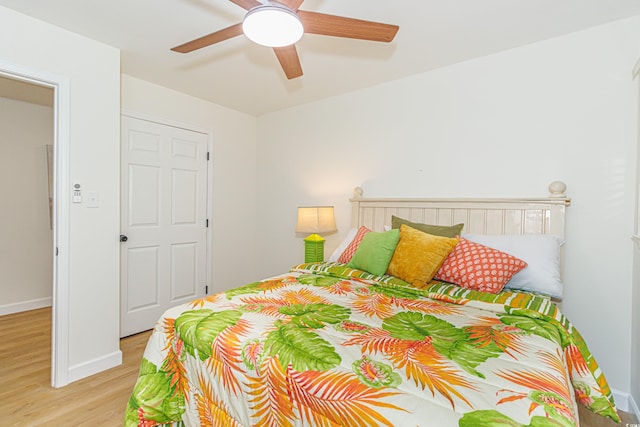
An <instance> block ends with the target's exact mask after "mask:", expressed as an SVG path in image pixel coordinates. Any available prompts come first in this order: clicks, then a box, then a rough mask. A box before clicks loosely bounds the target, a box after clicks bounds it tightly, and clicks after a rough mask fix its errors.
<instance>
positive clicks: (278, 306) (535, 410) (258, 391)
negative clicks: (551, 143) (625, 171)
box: [125, 182, 619, 427]
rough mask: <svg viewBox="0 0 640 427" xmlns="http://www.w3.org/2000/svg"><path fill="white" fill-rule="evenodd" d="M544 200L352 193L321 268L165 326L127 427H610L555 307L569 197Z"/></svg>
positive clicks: (601, 380)
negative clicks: (345, 229) (592, 426)
mask: <svg viewBox="0 0 640 427" xmlns="http://www.w3.org/2000/svg"><path fill="white" fill-rule="evenodd" d="M549 188H550V191H551V194H550V195H549V197H546V198H541V199H473V200H471V199H456V200H452V199H388V198H385V199H372V198H365V197H363V196H362V194H363V193H362V190H361V189H359V188H357V189H356V191H355V192H354V197H353V198H352V199H351V203H352V224H351V225H352V229H351V231H350V232H349V233H348V235H347V236H346V238H345V239H344V242H343V243H342V244H341V245H340V246H339V247H338V248H337V249H336V251H334V253H333V254H332V255H331V257H329V260H328V261H327V262H322V263H309V264H301V265H297V266H294V267H293V268H291V270H290V271H288V272H286V273H284V274H282V275H279V276H276V277H271V278H268V279H265V280H261V281H258V282H255V283H251V284H248V285H246V286H243V287H240V288H235V289H231V290H229V291H227V292H224V293H220V294H216V295H210V296H207V297H205V298H203V299H199V300H195V301H193V302H191V303H189V304H185V305H181V306H178V307H174V308H172V309H169V310H168V311H167V312H166V313H164V315H163V316H162V317H161V318H160V319H159V321H158V323H157V324H156V327H155V329H154V331H153V333H152V335H151V337H150V339H149V342H148V345H147V348H146V350H145V353H144V356H143V360H142V362H141V367H140V372H139V377H138V380H137V383H136V385H135V387H134V390H133V392H132V394H131V397H130V399H129V403H128V406H127V410H126V415H125V425H126V426H155V425H165V424H167V425H187V426H198V425H200V426H218V425H219V426H376V425H380V426H401V425H402V426H405V425H406V426H438V427H447V426H459V427H483V426H532V427H544V426H577V425H579V420H578V409H577V408H578V407H577V405H578V404H581V405H584V406H586V407H587V408H589V410H591V411H593V412H595V413H598V414H600V415H602V416H605V417H609V418H611V419H613V420H615V421H619V418H618V415H617V412H616V410H615V405H614V401H613V398H612V396H611V392H610V389H609V386H608V384H607V382H606V379H605V377H604V375H603V373H602V372H601V370H600V368H599V367H598V364H597V362H596V361H595V360H594V358H593V357H592V355H591V353H590V352H589V349H588V347H587V345H586V344H585V342H584V340H583V339H582V337H581V335H580V333H579V332H578V331H577V330H576V329H575V328H574V327H573V326H572V324H571V323H570V322H569V320H568V319H567V318H566V317H565V316H564V315H563V314H562V313H561V311H560V309H559V308H558V307H559V304H561V301H562V283H561V280H560V274H561V262H560V260H561V258H562V250H563V243H564V223H565V209H566V207H567V206H569V204H570V200H569V199H568V198H567V197H566V196H565V195H564V190H565V188H566V187H565V186H564V184H562V183H559V182H555V183H552V185H550V187H549ZM459 224H463V226H462V228H460V227H459ZM423 226H424V227H427V228H426V229H421V227H423ZM429 227H431V228H429ZM366 230H369V231H366ZM425 230H426V231H425ZM430 231H431V232H433V234H432V233H431V232H430ZM437 233H440V234H437ZM447 233H449V234H453V236H445V235H444V234H447ZM367 236H368V237H367ZM390 236H392V237H390ZM425 236H426V237H425ZM434 236H435V237H434ZM358 239H359V241H357V240H358ZM372 242H373V243H372ZM394 242H395V244H394ZM383 252H384V253H386V255H384V256H382V255H380V254H381V253H383ZM388 252H391V255H389V254H388ZM515 253H517V255H516V254H515ZM372 254H373V255H372ZM433 254H437V256H435V255H433ZM347 258H348V261H347V262H345V260H346V259H347ZM378 258H382V260H380V259H378ZM427 258H429V259H427ZM431 258H434V259H431ZM385 260H387V264H386V266H385ZM418 260H419V261H418ZM474 263H475V264H474ZM472 264H473V268H472V267H470V266H471V265H472ZM465 265H467V266H468V268H466V269H465V267H464V266H465ZM381 266H382V267H384V270H381V268H382V267H381ZM426 270H429V271H426ZM434 271H435V273H434ZM514 271H515V272H514ZM390 272H393V273H394V274H388V273H390ZM532 272H533V273H532ZM525 273H526V274H528V275H529V276H531V277H527V278H525V279H523V280H520V281H517V280H516V279H517V278H518V279H521V278H522V277H521V276H523V274H525ZM529 273H531V274H529ZM430 276H431V277H430ZM443 278H444V279H447V280H444V279H443ZM543 281H547V282H548V283H545V284H543V285H542V287H541V288H537V287H536V286H537V285H536V283H542V282H543ZM494 282H500V283H502V285H500V283H498V284H496V283H494ZM531 283H533V285H532V284H531ZM531 286H532V287H531Z"/></svg>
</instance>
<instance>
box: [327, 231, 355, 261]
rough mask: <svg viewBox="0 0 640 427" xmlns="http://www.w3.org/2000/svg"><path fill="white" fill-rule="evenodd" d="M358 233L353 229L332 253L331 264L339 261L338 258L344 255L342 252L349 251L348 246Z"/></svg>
mask: <svg viewBox="0 0 640 427" xmlns="http://www.w3.org/2000/svg"><path fill="white" fill-rule="evenodd" d="M357 232H358V229H357V228H352V229H351V230H349V232H348V233H347V235H346V236H345V238H344V240H343V241H342V243H340V245H338V247H337V248H336V249H335V250H334V251H333V252H332V253H331V256H330V257H329V262H337V261H338V258H340V255H342V252H344V250H345V249H347V246H349V243H351V241H352V240H353V238H354V237H356V233H357Z"/></svg>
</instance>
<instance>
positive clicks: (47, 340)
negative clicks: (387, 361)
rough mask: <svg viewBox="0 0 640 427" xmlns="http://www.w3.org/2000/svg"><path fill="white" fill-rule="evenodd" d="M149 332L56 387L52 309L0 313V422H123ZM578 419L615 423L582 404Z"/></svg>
mask: <svg viewBox="0 0 640 427" xmlns="http://www.w3.org/2000/svg"><path fill="white" fill-rule="evenodd" d="M149 334H150V333H149V332H143V333H141V334H137V335H133V336H131V337H127V338H123V339H122V340H120V349H121V350H122V356H123V364H122V366H119V367H117V368H113V369H109V370H108V371H105V372H102V373H100V374H97V375H94V376H92V377H89V378H85V379H83V380H80V381H76V382H74V383H71V384H69V385H68V386H66V387H63V388H59V389H54V388H52V387H51V386H50V384H51V381H50V375H51V310H50V309H40V310H33V311H29V312H24V313H17V314H11V315H8V316H0V380H1V381H2V387H1V389H0V426H2V427H5V426H20V427H23V426H28V427H32V426H33V427H35V426H44V425H52V426H56V427H81V426H91V427H102V426H104V427H111V426H113V427H116V426H121V425H122V420H123V417H124V410H125V407H126V404H127V400H128V399H129V394H130V393H131V390H132V389H133V385H134V383H135V381H136V376H137V374H138V368H139V363H140V360H141V358H142V353H143V351H144V348H145V345H146V342H147V339H148V337H149ZM620 415H621V416H622V418H623V422H622V424H621V425H622V426H626V424H627V423H629V424H630V423H637V422H638V421H637V420H635V419H634V418H633V417H632V416H631V415H630V414H627V413H624V412H621V413H620ZM580 425H581V426H582V427H609V426H615V425H616V424H615V423H613V422H611V421H609V420H607V419H604V418H602V417H600V416H597V415H593V414H591V413H589V412H588V411H583V410H581V411H580Z"/></svg>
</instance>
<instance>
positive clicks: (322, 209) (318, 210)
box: [296, 206, 337, 234]
mask: <svg viewBox="0 0 640 427" xmlns="http://www.w3.org/2000/svg"><path fill="white" fill-rule="evenodd" d="M336 230H337V227H336V220H335V218H334V216H333V206H306V207H299V208H298V223H297V224H296V233H315V234H326V233H331V232H334V231H336Z"/></svg>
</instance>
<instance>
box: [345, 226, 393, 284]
mask: <svg viewBox="0 0 640 427" xmlns="http://www.w3.org/2000/svg"><path fill="white" fill-rule="evenodd" d="M399 241H400V230H389V231H385V232H375V231H372V232H370V233H367V234H365V235H364V237H363V238H362V242H360V245H359V246H358V249H356V253H355V254H353V258H351V261H349V264H347V267H351V268H357V269H358V270H364V271H367V272H369V273H371V274H375V275H376V276H382V275H383V274H384V273H385V272H386V271H387V267H389V263H390V262H391V258H392V257H393V252H394V251H395V250H396V246H398V242H399Z"/></svg>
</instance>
